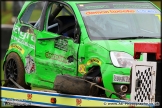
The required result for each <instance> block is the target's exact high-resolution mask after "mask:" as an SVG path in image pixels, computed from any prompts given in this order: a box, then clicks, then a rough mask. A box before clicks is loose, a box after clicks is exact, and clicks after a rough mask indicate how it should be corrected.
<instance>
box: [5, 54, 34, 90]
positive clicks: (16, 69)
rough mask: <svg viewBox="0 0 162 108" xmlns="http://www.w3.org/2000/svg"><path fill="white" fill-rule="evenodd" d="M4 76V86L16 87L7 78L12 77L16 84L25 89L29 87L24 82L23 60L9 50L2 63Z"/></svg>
mask: <svg viewBox="0 0 162 108" xmlns="http://www.w3.org/2000/svg"><path fill="white" fill-rule="evenodd" d="M4 78H5V80H6V82H5V84H4V86H6V87H13V88H17V87H16V86H15V85H14V84H13V83H12V82H11V81H10V80H8V79H9V78H12V79H13V80H14V81H15V82H16V83H17V84H19V85H20V86H22V87H23V88H25V89H31V88H30V86H29V85H27V84H26V83H25V69H24V65H23V62H22V60H21V58H20V57H19V55H18V54H17V53H14V52H11V53H10V54H9V55H8V56H7V58H6V62H5V65H4Z"/></svg>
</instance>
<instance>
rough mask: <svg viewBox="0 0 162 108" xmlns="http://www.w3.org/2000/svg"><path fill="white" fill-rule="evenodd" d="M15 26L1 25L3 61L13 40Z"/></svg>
mask: <svg viewBox="0 0 162 108" xmlns="http://www.w3.org/2000/svg"><path fill="white" fill-rule="evenodd" d="M12 28H13V25H6V24H2V25H1V59H3V57H4V54H5V53H6V50H7V49H8V45H9V42H10V38H11V33H12Z"/></svg>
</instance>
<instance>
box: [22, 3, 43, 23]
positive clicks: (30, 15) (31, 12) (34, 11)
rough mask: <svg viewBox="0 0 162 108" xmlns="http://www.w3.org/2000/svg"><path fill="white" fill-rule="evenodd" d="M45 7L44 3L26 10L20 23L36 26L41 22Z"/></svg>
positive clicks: (35, 4)
mask: <svg viewBox="0 0 162 108" xmlns="http://www.w3.org/2000/svg"><path fill="white" fill-rule="evenodd" d="M43 6H44V2H43V1H39V2H35V3H32V4H31V5H29V6H28V7H27V8H26V10H25V11H24V14H23V15H22V17H21V18H20V21H21V22H23V23H28V24H30V23H31V24H33V25H35V23H36V22H37V21H38V20H39V18H40V16H41V14H42V10H43Z"/></svg>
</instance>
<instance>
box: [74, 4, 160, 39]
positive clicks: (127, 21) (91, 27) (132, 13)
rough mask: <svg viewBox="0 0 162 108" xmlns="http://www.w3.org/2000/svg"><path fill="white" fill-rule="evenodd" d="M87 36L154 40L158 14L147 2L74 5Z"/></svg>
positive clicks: (158, 18) (158, 20) (157, 29)
mask: <svg viewBox="0 0 162 108" xmlns="http://www.w3.org/2000/svg"><path fill="white" fill-rule="evenodd" d="M77 6H78V8H79V10H80V12H81V15H82V17H83V20H84V23H85V26H86V29H87V31H88V34H89V37H90V39H92V40H94V39H95V40H96V39H100V40H102V39H113V38H117V37H118V38H120V37H121V38H122V37H140V36H142V37H158V38H160V34H161V28H160V27H161V17H160V16H161V12H160V11H159V10H158V9H156V7H154V6H153V5H152V4H151V3H150V2H102V3H86V4H78V5H77Z"/></svg>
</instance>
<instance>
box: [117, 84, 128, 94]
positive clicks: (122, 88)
mask: <svg viewBox="0 0 162 108" xmlns="http://www.w3.org/2000/svg"><path fill="white" fill-rule="evenodd" d="M114 88H115V90H116V91H117V92H123V93H125V92H127V91H128V87H127V86H126V85H114Z"/></svg>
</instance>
